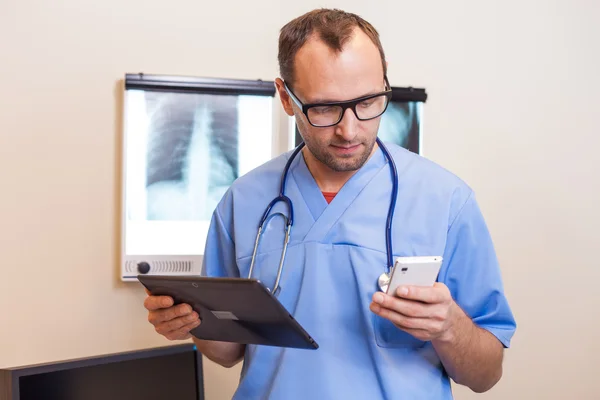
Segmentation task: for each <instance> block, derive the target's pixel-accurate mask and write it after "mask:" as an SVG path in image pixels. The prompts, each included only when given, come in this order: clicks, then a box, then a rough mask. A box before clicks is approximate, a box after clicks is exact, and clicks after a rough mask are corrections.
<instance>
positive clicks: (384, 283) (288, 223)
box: [248, 138, 398, 295]
mask: <svg viewBox="0 0 600 400" xmlns="http://www.w3.org/2000/svg"><path fill="white" fill-rule="evenodd" d="M377 144H378V145H379V148H380V149H381V151H383V154H384V155H385V158H386V159H387V160H388V162H389V163H390V173H391V174H392V198H391V200H390V208H389V210H388V216H387V223H386V228H385V233H386V237H385V239H386V240H385V241H386V252H387V271H386V272H383V273H382V274H381V275H380V276H379V278H378V279H377V286H378V287H379V290H381V291H383V292H386V291H387V287H388V285H389V282H390V274H391V271H392V267H393V254H394V253H393V251H392V220H393V218H394V209H395V208H396V197H397V196H398V171H397V169H396V164H395V163H394V160H393V159H392V156H391V155H390V153H389V152H388V149H387V148H386V147H385V146H384V145H383V143H382V142H381V140H379V138H377ZM303 147H304V142H302V143H300V145H298V146H297V147H296V149H295V150H294V152H293V153H292V155H291V156H290V158H289V160H288V161H287V163H286V164H285V168H284V169H283V174H282V176H281V186H280V189H279V196H277V197H276V198H274V199H273V200H272V201H271V202H270V203H269V205H268V206H267V209H266V210H265V212H264V213H263V216H262V218H261V220H260V225H259V226H258V233H257V234H256V240H255V242H254V251H253V252H252V261H251V262H250V271H249V272H248V279H250V277H252V270H253V269H254V263H255V260H256V252H257V250H258V244H259V242H260V238H261V234H262V232H263V228H264V227H265V224H266V225H267V226H268V224H269V221H270V220H271V219H272V218H273V217H275V216H277V215H281V216H282V217H283V219H284V220H285V238H284V242H283V250H282V252H281V258H280V259H279V268H278V269H277V278H276V279H275V285H274V286H273V290H272V291H271V293H273V294H274V295H277V294H278V290H279V289H280V288H279V280H280V279H281V272H282V270H283V262H284V260H285V253H286V251H287V246H288V243H289V241H290V233H291V231H292V225H293V223H294V208H293V206H292V200H290V198H289V197H287V196H286V195H285V185H286V180H287V175H288V172H289V170H290V166H291V164H292V161H294V158H295V157H296V156H297V155H298V153H299V152H300V150H302V148H303ZM280 201H283V202H284V203H286V204H287V206H288V212H289V217H288V216H286V215H285V214H283V213H281V212H276V213H273V214H271V215H269V214H270V212H271V209H272V208H273V206H275V204H277V203H278V202H280Z"/></svg>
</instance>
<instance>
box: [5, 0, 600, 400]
mask: <svg viewBox="0 0 600 400" xmlns="http://www.w3.org/2000/svg"><path fill="white" fill-rule="evenodd" d="M599 4H600V3H598V2H597V1H596V0H587V1H586V0H579V1H569V2H567V1H562V2H558V1H539V0H538V1H534V0H527V1H515V0H505V1H486V2H484V1H455V2H447V1H441V0H438V1H412V2H408V1H403V0H396V1H389V2H383V1H371V2H364V1H322V2H317V1H313V0H304V1H302V2H299V1H298V2H278V1H275V0H259V1H253V2H248V1H235V2H221V1H214V2H200V1H190V0H177V1H172V2H164V1H156V0H147V1H140V0H130V1H126V2H123V1H117V0H106V1H102V2H99V1H96V2H88V1H75V0H64V1H61V2H43V1H33V0H20V1H17V0H3V1H1V2H0V183H1V185H2V186H1V187H2V195H1V196H0V221H2V227H3V229H1V230H0V255H1V259H2V264H1V266H0V305H1V307H2V308H1V311H0V367H5V366H15V365H22V364H29V363H35V362H46V361H53V360H61V359H67V358H73V357H84V356H90V355H97V354H103V353H107V352H114V351H124V350H130V349H137V348H142V347H147V346H154V345H163V344H166V341H163V340H162V339H161V338H160V337H158V336H157V335H156V334H155V333H154V331H153V329H152V328H151V326H150V325H149V324H148V323H147V322H146V314H145V312H144V310H143V308H142V301H143V298H144V293H143V291H142V290H141V289H140V288H139V287H138V286H136V285H132V284H122V283H120V282H119V281H118V265H117V260H118V257H119V253H118V251H119V248H118V243H119V229H118V228H119V226H120V224H119V219H118V218H119V208H118V207H119V199H120V188H119V173H120V170H119V169H120V167H121V164H120V159H119V157H120V151H121V148H120V134H121V131H120V126H121V121H120V118H121V106H122V104H121V93H120V90H121V87H120V83H119V81H120V80H121V79H122V77H123V75H124V73H126V72H140V71H143V72H147V73H157V74H161V73H164V74H182V75H196V76H215V77H235V78H248V79H256V78H262V79H274V77H275V76H276V74H277V64H276V61H277V59H276V55H277V53H276V52H277V35H278V29H279V28H280V27H281V26H282V25H283V24H284V23H285V22H287V21H288V20H289V19H291V18H293V17H295V16H297V15H299V14H300V13H303V12H305V11H308V10H310V9H312V8H313V7H319V6H337V7H340V8H344V9H346V10H348V11H353V12H356V13H359V14H361V15H362V16H363V17H365V18H367V19H368V20H370V21H371V22H372V23H373V24H374V25H375V26H376V27H377V29H378V30H379V31H380V33H381V35H382V39H383V43H384V46H385V49H386V52H387V55H388V60H389V62H390V67H389V78H390V81H391V83H392V84H393V85H398V86H400V85H413V86H420V87H425V88H426V89H427V91H428V93H429V96H430V97H429V101H428V103H427V105H426V108H425V131H424V132H425V136H424V148H425V153H426V155H427V156H428V157H429V158H431V159H433V160H435V161H437V162H439V163H441V164H442V165H444V166H445V167H446V168H448V169H450V170H452V171H454V172H455V173H457V174H458V175H460V176H461V177H462V178H463V179H465V180H466V181H467V182H468V183H469V184H470V185H471V186H472V187H474V189H475V190H476V192H477V193H478V198H479V201H480V203H481V206H482V208H483V211H484V213H485V215H486V217H487V221H488V223H489V226H490V229H491V232H492V234H493V237H494V239H495V243H496V245H497V250H498V254H499V257H500V261H501V263H502V268H503V274H504V278H505V283H506V291H507V293H508V296H509V299H510V301H511V305H512V306H513V309H514V312H515V314H516V317H517V319H518V324H519V328H518V331H517V334H516V336H515V338H514V342H513V348H512V349H511V350H510V351H508V353H507V360H506V363H505V374H504V378H503V380H502V381H501V383H500V384H499V385H498V386H497V387H496V388H494V389H493V390H492V391H491V392H489V393H487V394H485V395H482V396H480V397H481V398H487V399H506V398H510V399H531V398H540V399H541V398H543V399H566V398H570V399H597V398H599V397H600V390H599V389H598V386H597V378H596V375H597V371H598V368H597V366H596V363H597V361H596V360H597V357H598V355H599V353H600V345H599V341H598V338H599V337H600V319H599V318H598V315H599V314H598V308H599V306H600V294H598V293H597V292H596V291H595V289H596V288H597V286H598V283H597V282H598V281H599V278H600V265H599V262H598V261H597V258H596V257H597V256H596V253H597V250H598V248H600V232H599V230H598V226H600V213H599V212H598V206H599V205H600V162H599V156H598V148H600V122H598V115H599V114H598V110H599V109H600V101H599V100H598V97H597V95H598V93H599V92H600V77H599V76H600V74H599V72H598V71H600V55H599V53H600V45H599V39H600V24H599V23H598V20H599V19H600V5H599ZM238 374H239V368H234V369H231V370H225V369H221V368H218V367H216V366H214V365H212V364H208V365H207V370H206V376H205V379H206V390H207V396H208V397H207V398H208V399H211V400H212V399H225V398H230V397H231V394H232V393H233V391H234V389H235V385H236V383H237V378H238ZM456 397H457V398H458V399H471V398H474V397H475V396H474V395H472V394H471V393H469V392H468V391H467V390H465V389H463V388H457V390H456Z"/></svg>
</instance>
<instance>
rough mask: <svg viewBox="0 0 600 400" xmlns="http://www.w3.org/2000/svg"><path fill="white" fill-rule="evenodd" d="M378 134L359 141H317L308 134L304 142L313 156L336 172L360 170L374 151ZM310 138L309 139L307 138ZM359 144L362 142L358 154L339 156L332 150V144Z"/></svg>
mask: <svg viewBox="0 0 600 400" xmlns="http://www.w3.org/2000/svg"><path fill="white" fill-rule="evenodd" d="M376 138H377V136H375V137H373V138H372V139H370V140H369V139H362V140H360V141H358V142H356V141H355V142H353V143H343V142H342V143H338V142H335V143H315V141H313V140H312V138H310V135H306V137H305V138H304V143H305V144H306V147H307V148H308V150H310V152H311V153H312V154H313V156H314V157H315V158H316V159H317V160H319V161H320V162H321V163H322V164H325V165H326V166H327V167H329V168H330V169H331V170H333V171H336V172H350V171H357V170H359V169H360V168H361V167H362V166H363V165H365V163H366V162H367V160H368V159H369V157H370V156H371V153H372V152H373V147H375V141H376ZM307 139H308V140H307ZM331 144H333V145H339V146H343V145H348V144H352V145H357V144H361V145H362V146H361V151H359V152H358V153H356V154H352V155H348V156H338V155H335V154H334V153H333V152H332V151H330V147H329V146H330V145H331Z"/></svg>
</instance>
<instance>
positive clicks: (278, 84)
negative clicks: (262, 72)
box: [275, 78, 294, 117]
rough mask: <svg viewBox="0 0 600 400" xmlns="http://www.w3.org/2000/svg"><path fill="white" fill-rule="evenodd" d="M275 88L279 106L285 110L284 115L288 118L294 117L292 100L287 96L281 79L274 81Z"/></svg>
mask: <svg viewBox="0 0 600 400" xmlns="http://www.w3.org/2000/svg"><path fill="white" fill-rule="evenodd" d="M275 88H276V89H277V93H278V94H279V99H280V100H281V105H282V106H283V109H284V110H285V113H286V114H287V115H289V116H290V117H293V116H294V109H293V108H292V99H291V98H290V95H289V94H288V92H287V90H285V85H284V83H283V81H282V80H281V78H277V79H275Z"/></svg>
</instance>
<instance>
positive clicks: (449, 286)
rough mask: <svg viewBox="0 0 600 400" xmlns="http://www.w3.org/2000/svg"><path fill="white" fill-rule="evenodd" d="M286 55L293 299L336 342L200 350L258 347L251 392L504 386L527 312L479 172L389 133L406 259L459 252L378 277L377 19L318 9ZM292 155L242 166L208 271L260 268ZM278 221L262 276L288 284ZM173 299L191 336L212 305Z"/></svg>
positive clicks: (300, 314)
mask: <svg viewBox="0 0 600 400" xmlns="http://www.w3.org/2000/svg"><path fill="white" fill-rule="evenodd" d="M279 64H280V69H281V77H282V79H277V80H276V85H277V90H278V93H279V95H280V98H281V102H282V104H283V107H284V109H285V111H286V112H287V113H288V114H289V115H290V116H291V115H294V116H295V118H296V122H297V125H298V129H299V131H300V133H301V134H302V137H303V139H304V142H305V143H306V146H305V147H304V149H303V150H302V153H301V154H299V155H298V156H297V157H296V158H295V159H294V161H293V162H292V164H291V168H290V173H289V174H288V177H287V186H286V194H287V196H289V197H290V199H291V200H292V202H293V204H294V217H295V219H294V221H295V222H294V227H293V230H292V235H291V239H290V243H289V247H288V250H287V255H286V260H285V267H284V271H283V273H282V276H281V281H280V286H281V291H280V292H279V294H278V299H279V300H280V301H281V302H282V304H283V305H284V306H285V307H286V308H287V309H288V310H289V311H290V312H291V313H292V314H293V315H294V316H295V318H296V319H297V320H298V321H299V322H300V324H301V325H302V326H303V327H304V328H305V329H306V330H307V331H308V332H309V333H310V334H311V336H313V337H314V338H315V340H316V341H317V342H318V343H319V346H320V347H319V349H318V350H312V351H311V350H297V349H284V348H278V347H269V346H250V345H248V346H244V345H240V344H233V343H223V342H209V341H202V340H198V339H196V338H194V342H195V343H196V344H197V346H198V348H199V350H200V351H201V352H202V353H203V354H205V355H206V356H207V357H208V358H209V359H211V360H214V361H215V362H217V363H219V364H221V365H223V366H226V367H229V366H233V365H235V364H236V363H238V362H239V361H241V360H244V366H243V370H242V377H241V380H240V384H239V387H238V390H237V392H236V395H235V398H240V399H242V398H243V399H257V398H261V399H262V398H273V399H292V398H298V399H305V398H319V399H330V398H349V399H350V398H351V399H364V398H369V399H371V398H393V399H447V398H451V397H452V393H451V387H450V380H449V378H452V379H453V380H454V381H455V382H457V383H459V384H463V385H466V386H468V387H470V388H471V389H472V390H473V391H476V392H483V391H486V390H489V389H490V388H491V387H492V386H494V385H495V384H496V383H497V382H498V380H499V379H500V377H501V375H502V359H503V349H504V347H508V346H509V343H510V339H511V337H512V335H513V333H514V330H515V321H514V319H513V316H512V314H511V310H510V308H509V306H508V303H507V300H506V298H505V296H504V294H503V287H502V281H501V275H500V271H499V267H498V264H497V261H496V256H495V253H494V249H493V245H492V242H491V239H490V235H489V233H488V231H487V228H486V225H485V222H484V219H483V217H482V215H481V213H480V211H479V208H478V206H477V203H476V201H475V198H474V195H473V193H472V191H471V189H470V188H469V187H468V186H467V185H466V184H465V183H463V182H462V181H461V180H459V179H458V178H457V177H455V176H453V175H452V174H450V173H449V172H447V171H445V170H444V169H442V168H440V167H438V166H437V165H435V164H433V163H432V162H430V161H428V160H426V159H424V158H422V157H419V156H418V155H416V154H414V153H410V152H408V151H406V150H404V149H402V148H401V147H399V146H393V145H388V146H387V148H388V149H389V151H390V153H391V155H392V157H393V159H394V162H395V164H396V167H397V170H398V175H399V186H398V198H397V205H396V208H395V217H394V220H393V232H394V235H393V246H392V247H393V249H394V258H395V257H398V256H420V255H426V256H435V255H443V257H444V262H443V265H442V269H441V271H440V274H439V278H438V282H437V283H436V284H435V286H433V287H404V288H400V289H399V290H398V292H397V293H396V294H395V296H394V295H387V294H384V293H382V292H381V291H378V290H377V284H376V283H377V278H378V276H379V275H380V274H381V273H382V272H385V270H386V267H385V266H386V264H387V263H386V240H385V226H386V225H385V224H386V218H387V209H388V204H389V199H390V193H391V190H392V180H391V178H390V173H389V163H388V162H387V161H386V158H385V157H384V156H383V154H382V150H381V149H380V148H379V146H378V145H377V143H376V137H377V131H378V127H379V121H380V118H379V117H377V118H370V119H369V118H368V117H369V116H373V115H375V114H376V111H377V110H376V108H377V107H379V106H380V105H381V103H377V102H381V101H383V102H384V103H383V104H384V105H385V102H386V101H387V100H386V99H385V89H386V88H387V87H388V83H387V78H386V69H387V65H386V61H385V56H384V52H383V49H382V47H381V44H380V41H379V37H378V34H377V32H376V30H375V29H374V28H373V27H372V26H371V25H370V24H369V23H367V22H366V21H364V20H362V19H361V18H359V17H358V16H356V15H353V14H349V13H345V12H342V11H338V10H316V11H313V12H310V13H308V14H306V15H303V16H301V17H299V18H297V19H295V20H293V21H291V22H290V23H288V24H287V25H286V26H284V27H283V29H282V31H281V36H280V40H279ZM378 93H383V94H382V96H383V98H381V97H379V96H376V98H374V99H371V100H369V101H366V102H361V103H358V104H357V106H356V107H355V108H347V109H345V111H344V112H340V108H339V107H336V106H332V105H327V103H330V102H337V101H346V100H352V99H356V98H359V97H363V96H366V95H371V94H378ZM313 103H318V104H319V106H318V107H313V109H311V110H306V113H305V112H303V110H302V105H303V104H313ZM377 104H379V106H378V105H377ZM373 107H375V109H374V108H373ZM373 110H375V111H373ZM374 113H375V114H374ZM323 126H325V127H323ZM289 157H290V153H288V154H284V155H282V156H280V157H277V158H275V159H274V160H272V161H270V162H268V163H266V164H265V165H263V166H261V167H259V168H258V169H256V170H254V171H252V172H250V173H248V174H247V175H246V176H244V177H241V178H240V179H238V180H237V181H236V182H235V183H234V184H233V185H232V187H231V189H230V190H229V191H228V192H227V194H226V195H225V196H224V198H223V199H222V201H221V203H220V204H219V206H218V207H217V209H216V210H215V213H214V216H213V219H212V223H211V227H210V232H209V236H208V240H207V244H206V254H205V259H204V272H203V273H204V274H205V275H208V276H235V277H237V276H241V277H246V276H247V275H248V271H249V267H250V261H251V256H252V251H253V248H254V240H255V235H256V229H257V227H258V223H259V220H260V218H261V216H262V213H263V212H264V209H265V207H266V206H267V204H268V203H269V202H270V201H271V199H273V198H274V197H276V196H277V195H278V193H279V184H280V179H281V173H282V171H283V168H284V166H285V163H286V161H287V160H288V158H289ZM279 210H285V208H284V207H283V205H281V207H280V208H277V207H276V209H275V210H274V211H279ZM271 224H272V225H270V226H269V227H268V228H267V229H266V230H265V233H264V236H263V239H262V241H261V246H262V247H261V248H260V250H259V252H258V254H257V256H256V266H255V269H254V275H253V276H254V277H258V278H260V279H261V280H262V281H263V282H265V283H267V284H271V285H272V284H273V283H274V282H275V278H276V272H277V267H278V264H279V258H280V254H281V249H282V242H283V237H282V232H283V224H282V222H281V220H279V222H278V219H276V218H275V219H274V220H273V221H272V222H271ZM172 304H173V303H172V300H171V299H170V298H164V297H152V296H150V297H148V298H147V300H146V302H145V305H146V308H147V309H148V310H149V320H150V322H151V323H152V324H153V325H154V326H155V329H156V331H157V332H159V333H160V334H162V335H164V336H166V337H167V338H169V339H171V340H177V339H188V338H190V334H189V331H190V329H193V328H194V327H196V326H198V325H199V324H200V321H199V320H198V315H197V314H196V313H195V312H193V311H192V310H191V308H190V307H189V305H186V304H183V305H179V306H172Z"/></svg>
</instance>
